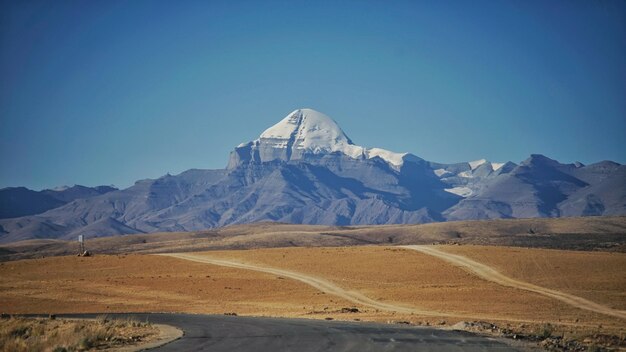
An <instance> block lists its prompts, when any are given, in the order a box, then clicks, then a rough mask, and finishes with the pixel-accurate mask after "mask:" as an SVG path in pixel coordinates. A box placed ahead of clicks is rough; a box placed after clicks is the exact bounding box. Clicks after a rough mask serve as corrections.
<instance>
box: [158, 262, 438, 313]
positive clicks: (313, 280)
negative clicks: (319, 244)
mask: <svg viewBox="0 0 626 352" xmlns="http://www.w3.org/2000/svg"><path fill="white" fill-rule="evenodd" d="M157 255H163V256H168V257H174V258H178V259H185V260H190V261H194V262H199V263H206V264H213V265H220V266H226V267H231V268H238V269H246V270H254V271H260V272H264V273H268V274H273V275H277V276H281V277H288V278H290V279H293V280H298V281H300V282H303V283H305V284H307V285H310V286H312V287H314V288H316V289H318V290H320V291H322V292H325V293H327V294H331V295H334V296H337V297H341V298H343V299H346V300H348V301H351V302H353V303H356V304H360V305H363V306H367V307H371V308H375V309H379V310H385V311H392V312H399V313H407V314H411V313H414V314H418V315H424V316H436V317H444V316H450V314H446V313H442V312H435V311H429V310H423V309H418V308H413V307H404V306H398V305H394V304H389V303H384V302H379V301H375V300H373V299H371V298H369V297H366V296H365V295H363V294H361V293H359V292H355V291H348V290H345V289H343V288H341V287H339V286H337V285H335V284H333V283H331V282H329V281H326V280H324V279H320V278H318V277H314V276H310V275H305V274H301V273H298V272H293V271H288V270H283V269H276V268H272V267H266V266H259V265H254V264H247V263H241V262H236V261H230V260H223V259H215V258H211V257H209V256H207V255H197V254H191V253H165V254H157Z"/></svg>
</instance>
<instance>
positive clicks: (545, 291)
mask: <svg viewBox="0 0 626 352" xmlns="http://www.w3.org/2000/svg"><path fill="white" fill-rule="evenodd" d="M402 247H403V248H407V249H411V250H415V251H418V252H421V253H425V254H428V255H431V256H434V257H437V258H439V259H442V260H445V261H446V262H448V263H451V264H454V265H456V266H459V267H461V268H463V269H465V270H467V271H469V272H471V273H473V274H475V275H477V276H478V277H480V278H482V279H485V280H488V281H491V282H495V283H497V284H499V285H502V286H508V287H513V288H517V289H521V290H526V291H531V292H535V293H538V294H541V295H544V296H547V297H551V298H554V299H557V300H559V301H561V302H564V303H566V304H569V305H571V306H574V307H577V308H580V309H586V310H589V311H592V312H596V313H600V314H605V315H610V316H613V317H617V318H621V319H626V312H624V311H621V310H617V309H612V308H609V307H606V306H603V305H601V304H598V303H595V302H592V301H589V300H586V299H584V298H581V297H577V296H574V295H570V294H567V293H564V292H561V291H556V290H552V289H549V288H545V287H541V286H536V285H533V284H530V283H527V282H524V281H519V280H515V279H513V278H510V277H508V276H505V275H503V274H501V273H500V272H498V271H496V270H495V269H493V268H491V267H489V266H487V265H485V264H482V263H479V262H476V261H474V260H471V259H469V258H467V257H464V256H461V255H456V254H450V253H446V252H444V251H441V250H439V249H436V248H434V247H432V246H417V245H413V246H402Z"/></svg>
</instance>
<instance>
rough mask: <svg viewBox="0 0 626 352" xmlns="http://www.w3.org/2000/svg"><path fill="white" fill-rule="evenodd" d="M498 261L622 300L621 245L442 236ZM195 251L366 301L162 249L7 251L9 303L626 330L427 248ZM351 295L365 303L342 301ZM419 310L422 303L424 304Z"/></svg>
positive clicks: (470, 254) (554, 284)
mask: <svg viewBox="0 0 626 352" xmlns="http://www.w3.org/2000/svg"><path fill="white" fill-rule="evenodd" d="M435 248H437V249H439V250H443V251H446V252H449V253H455V254H461V255H463V256H466V257H467V258H471V259H474V260H476V261H478V262H481V263H484V264H488V265H489V266H491V267H493V268H495V269H497V270H498V271H500V272H501V273H503V274H505V275H508V276H510V277H512V278H515V279H518V280H524V281H526V282H529V283H533V284H535V285H539V286H542V287H546V288H550V289H554V290H559V291H563V292H567V293H570V294H573V295H578V296H580V297H583V298H586V299H587V300H591V301H593V302H596V303H600V304H602V305H604V306H608V307H610V308H613V309H616V310H624V309H625V307H626V295H625V292H626V277H625V275H624V270H623V268H625V267H626V254H624V253H611V252H576V251H563V250H545V249H525V248H512V247H490V246H435ZM192 255H193V256H195V257H200V258H209V259H211V260H223V261H224V260H226V261H230V262H238V263H246V264H249V265H256V266H259V267H263V268H268V267H269V268H275V269H280V270H288V271H289V273H297V274H302V275H305V276H306V277H313V278H319V279H320V280H325V281H327V282H329V283H331V284H332V285H335V286H337V287H339V288H341V289H343V290H346V291H348V292H353V293H355V294H357V295H364V296H365V297H367V298H369V299H372V300H374V301H376V302H381V303H382V304H387V305H390V306H392V307H403V308H408V309H409V310H410V309H414V311H406V310H403V311H400V310H398V311H394V309H393V308H392V309H385V308H380V307H374V306H371V305H367V304H360V303H358V302H356V303H355V302H354V301H351V300H349V299H345V298H341V297H338V296H336V295H333V294H330V293H324V292H322V291H320V290H319V289H316V288H315V287H313V286H311V285H307V284H306V283H303V282H301V281H297V280H293V279H292V278H290V277H288V276H285V275H280V274H278V275H277V274H271V273H264V272H258V271H253V270H246V269H240V268H231V267H224V266H218V265H211V264H206V263H199V262H193V261H189V260H184V259H179V258H172V257H167V256H157V255H141V254H129V255H96V256H94V257H88V258H84V257H75V256H65V257H52V258H43V259H31V260H18V261H11V262H4V263H0V307H1V309H2V312H3V313H79V312H84V313H86V312H189V313H215V314H223V313H230V312H235V313H237V314H240V315H256V316H287V317H305V318H318V319H323V318H334V319H341V320H354V319H359V320H363V321H383V322H385V321H396V322H397V321H408V322H412V323H417V324H423V323H426V322H428V323H429V324H439V323H440V322H442V321H445V324H446V325H451V324H454V323H456V322H458V321H473V320H484V321H489V322H498V323H500V324H512V325H513V326H519V327H524V326H528V327H535V326H540V325H541V324H544V323H548V322H549V323H552V324H554V325H556V326H559V327H560V329H562V330H563V332H564V333H565V332H566V330H567V331H569V332H570V333H573V332H575V331H579V330H583V331H587V332H589V331H598V332H606V333H612V334H617V335H618V336H619V335H620V334H622V335H623V334H624V332H626V320H624V319H623V318H619V317H615V316H607V315H603V314H599V313H594V312H591V311H589V310H582V309H578V308H576V307H574V306H572V305H569V304H566V303H563V302H561V301H558V300H555V299H553V298H550V297H546V296H543V295H540V294H537V293H534V292H529V291H524V290H520V289H516V288H511V287H505V286H501V285H498V284H496V283H493V282H489V281H487V280H484V279H481V278H479V277H477V276H476V275H474V274H472V273H470V272H468V271H466V270H464V269H462V268H459V267H457V266H454V265H452V264H450V263H447V262H445V261H443V260H440V259H438V258H435V257H432V256H430V255H427V254H424V253H420V252H416V251H413V250H409V249H405V248H401V247H393V246H358V247H328V248H326V247H321V248H320V247H317V248H273V249H254V250H229V251H210V252H194V253H192ZM351 307H356V308H358V309H359V312H358V313H345V312H341V309H342V308H351ZM419 312H427V313H425V314H421V313H419Z"/></svg>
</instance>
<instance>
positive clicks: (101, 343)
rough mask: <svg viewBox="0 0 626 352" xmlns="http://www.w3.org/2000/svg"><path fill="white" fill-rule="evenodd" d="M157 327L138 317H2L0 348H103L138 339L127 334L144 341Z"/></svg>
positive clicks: (57, 350) (58, 350)
mask: <svg viewBox="0 0 626 352" xmlns="http://www.w3.org/2000/svg"><path fill="white" fill-rule="evenodd" d="M156 333H157V330H156V329H155V328H153V327H152V326H150V325H149V324H144V323H141V322H139V321H137V320H136V319H121V320H115V319H109V318H108V317H106V316H100V317H98V318H97V319H96V320H64V319H56V320H49V319H37V318H32V319H27V318H10V319H4V320H0V346H1V347H0V351H12V352H13V351H14V352H22V351H44V350H45V351H53V352H62V351H65V352H68V351H76V350H87V349H93V348H96V349H100V348H103V347H105V346H122V345H124V344H127V343H133V342H136V341H137V340H138V339H136V338H135V339H130V338H127V337H126V336H133V337H139V339H141V340H143V339H145V338H147V337H150V336H153V335H155V334H156Z"/></svg>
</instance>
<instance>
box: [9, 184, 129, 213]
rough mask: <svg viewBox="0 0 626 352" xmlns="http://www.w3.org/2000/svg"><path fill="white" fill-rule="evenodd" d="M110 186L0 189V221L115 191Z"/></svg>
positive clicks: (41, 211)
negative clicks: (37, 189)
mask: <svg viewBox="0 0 626 352" xmlns="http://www.w3.org/2000/svg"><path fill="white" fill-rule="evenodd" d="M116 190H117V188H115V187H111V186H97V187H85V186H80V185H74V186H73V187H59V188H55V189H44V190H43V191H33V190H30V189H28V188H25V187H7V188H3V189H0V219H6V218H16V217H20V216H25V215H34V214H39V213H43V212H45V211H47V210H50V209H54V208H56V207H59V206H61V205H64V204H67V203H69V202H71V201H73V200H75V199H80V198H89V197H95V196H99V195H101V194H105V193H108V192H112V191H116Z"/></svg>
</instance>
